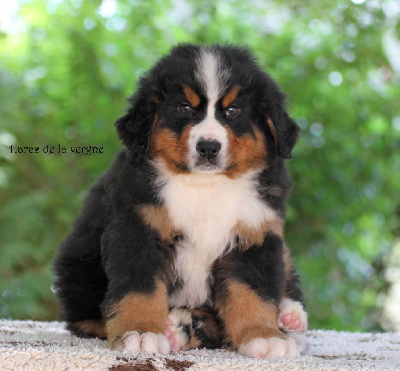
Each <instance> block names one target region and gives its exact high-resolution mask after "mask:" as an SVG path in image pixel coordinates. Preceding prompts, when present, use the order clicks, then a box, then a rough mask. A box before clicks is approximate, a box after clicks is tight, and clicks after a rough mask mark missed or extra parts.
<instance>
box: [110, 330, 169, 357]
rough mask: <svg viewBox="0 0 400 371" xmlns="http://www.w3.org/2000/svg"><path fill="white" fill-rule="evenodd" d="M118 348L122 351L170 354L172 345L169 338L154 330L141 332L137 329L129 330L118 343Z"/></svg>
mask: <svg viewBox="0 0 400 371" xmlns="http://www.w3.org/2000/svg"><path fill="white" fill-rule="evenodd" d="M116 349H117V350H119V351H120V352H128V353H137V352H146V353H161V354H168V353H169V351H170V346H169V341H168V339H167V338H166V337H165V336H164V335H162V334H154V333H152V332H145V333H144V334H139V333H138V332H137V331H127V332H126V333H125V334H124V336H123V337H122V339H121V341H120V342H119V343H118V344H117V346H116Z"/></svg>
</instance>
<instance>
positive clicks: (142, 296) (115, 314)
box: [106, 281, 170, 354]
mask: <svg viewBox="0 0 400 371" xmlns="http://www.w3.org/2000/svg"><path fill="white" fill-rule="evenodd" d="M167 315H168V306H167V290H166V287H165V285H164V284H163V283H162V282H161V281H159V282H158V283H157V284H156V287H155V288H154V290H152V292H149V293H138V292H130V293H127V294H126V295H125V296H124V297H123V298H122V299H121V300H119V301H118V302H116V303H114V304H113V305H112V306H111V307H110V311H109V314H108V319H107V322H106V330H107V338H108V341H109V344H110V346H111V348H115V349H117V350H119V351H121V352H130V353H135V352H139V351H143V352H148V353H163V354H167V353H169V351H170V345H169V341H168V339H167V338H166V337H165V335H164V331H165V327H166V324H165V321H166V319H167Z"/></svg>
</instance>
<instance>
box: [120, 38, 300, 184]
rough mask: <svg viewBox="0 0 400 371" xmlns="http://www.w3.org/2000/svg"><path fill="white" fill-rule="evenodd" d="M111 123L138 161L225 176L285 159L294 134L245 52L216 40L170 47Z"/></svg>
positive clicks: (280, 98)
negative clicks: (128, 103) (123, 113)
mask: <svg viewBox="0 0 400 371" xmlns="http://www.w3.org/2000/svg"><path fill="white" fill-rule="evenodd" d="M116 127H117V130H118V134H119V136H120V138H121V139H122V140H123V141H124V143H125V144H126V146H127V147H128V148H129V149H130V150H131V151H133V152H134V153H135V155H136V156H137V157H138V158H142V159H146V158H149V159H150V160H152V161H153V162H155V163H157V164H162V165H163V166H164V167H165V168H166V169H168V170H169V171H171V172H175V173H191V172H197V173H205V174H213V173H223V174H226V175H227V176H229V177H236V176H238V175H240V174H243V173H246V172H248V171H249V170H257V169H260V168H263V167H265V166H266V164H267V161H273V160H274V159H275V158H276V157H277V156H280V157H282V158H290V157H291V150H292V148H293V146H294V144H295V142H296V140H297V136H298V131H299V128H298V126H297V125H296V123H295V122H294V121H293V120H292V119H291V118H290V117H289V116H288V114H287V113H286V111H285V108H284V95H283V94H282V93H281V92H280V90H279V88H278V86H277V85H276V84H275V82H274V81H273V80H272V79H271V78H270V77H269V76H268V75H267V74H265V73H264V72H262V71H261V70H260V68H259V67H258V66H257V64H256V63H255V61H254V59H253V57H252V56H251V54H250V53H249V52H248V51H247V50H246V49H243V48H238V47H233V46H219V45H215V46H193V45H180V46H178V47H175V48H174V49H172V51H171V53H170V54H169V55H167V56H166V57H164V58H162V59H161V60H160V61H159V62H158V63H157V64H156V65H155V66H154V67H153V68H152V69H151V70H150V71H149V73H148V74H147V76H145V77H143V78H142V79H141V81H140V83H139V88H138V90H137V92H136V94H135V95H134V96H133V97H132V98H131V107H130V109H129V110H128V112H127V114H126V115H125V116H124V117H122V118H120V119H119V120H118V121H117V122H116Z"/></svg>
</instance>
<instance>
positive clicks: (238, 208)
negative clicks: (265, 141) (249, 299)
mask: <svg viewBox="0 0 400 371" xmlns="http://www.w3.org/2000/svg"><path fill="white" fill-rule="evenodd" d="M254 175H255V174H254V173H253V174H247V175H246V176H243V177H241V178H239V179H229V178H227V177H226V176H224V175H219V174H213V175H206V174H191V175H174V176H170V177H165V178H163V179H162V184H163V186H162V189H161V193H160V196H161V198H162V200H163V202H164V205H165V206H166V208H167V209H168V212H169V216H170V217H171V219H172V223H173V225H174V227H175V228H176V229H177V230H179V231H182V232H183V234H184V237H185V238H184V240H183V241H182V242H180V243H179V244H178V246H177V247H176V258H175V266H174V269H175V272H176V274H177V275H178V276H179V278H180V280H181V281H182V283H183V285H182V287H181V288H180V289H178V290H177V291H176V292H174V293H173V294H172V295H171V298H170V303H169V304H170V305H171V306H175V307H179V306H188V307H191V308H193V307H198V306H200V305H202V304H203V303H205V302H207V301H208V300H209V296H210V295H209V294H210V292H209V278H210V271H211V267H212V264H213V262H214V261H215V260H216V259H217V258H218V257H220V256H221V255H222V254H223V252H224V251H225V249H226V247H227V246H228V244H229V243H230V242H233V241H232V240H233V239H234V237H235V236H233V235H232V228H233V227H234V226H235V225H236V223H237V222H238V221H242V222H244V223H246V224H247V225H248V226H250V227H254V228H257V227H258V225H259V224H260V223H262V222H263V221H265V220H274V219H275V217H276V216H275V213H274V211H273V210H272V209H271V208H269V207H268V206H267V205H266V204H265V203H264V202H263V201H262V200H261V199H260V197H259V195H258V193H257V190H256V185H257V183H256V180H254Z"/></svg>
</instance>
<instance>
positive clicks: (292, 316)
mask: <svg viewBox="0 0 400 371" xmlns="http://www.w3.org/2000/svg"><path fill="white" fill-rule="evenodd" d="M278 325H279V327H280V328H281V329H283V330H285V331H286V332H300V333H304V332H306V331H307V325H308V321H307V313H306V312H305V310H304V308H303V306H302V305H301V303H300V302H298V301H294V300H292V299H288V298H285V299H283V300H282V301H281V303H280V304H279V321H278Z"/></svg>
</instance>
